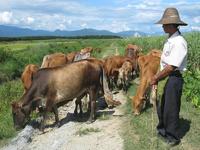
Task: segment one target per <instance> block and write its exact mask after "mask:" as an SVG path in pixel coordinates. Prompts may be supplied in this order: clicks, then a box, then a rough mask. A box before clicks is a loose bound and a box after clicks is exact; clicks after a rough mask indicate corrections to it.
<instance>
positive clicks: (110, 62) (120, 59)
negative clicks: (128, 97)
mask: <svg viewBox="0 0 200 150" xmlns="http://www.w3.org/2000/svg"><path fill="white" fill-rule="evenodd" d="M125 61H130V62H132V60H131V58H128V57H125V56H112V57H108V58H106V59H105V61H104V69H105V74H106V76H107V77H108V84H109V88H111V89H112V88H113V85H114V84H116V83H117V79H118V69H119V68H121V67H122V65H123V63H124V62H125Z"/></svg>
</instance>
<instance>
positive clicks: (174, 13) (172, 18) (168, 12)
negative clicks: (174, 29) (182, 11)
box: [156, 8, 187, 26]
mask: <svg viewBox="0 0 200 150" xmlns="http://www.w3.org/2000/svg"><path fill="white" fill-rule="evenodd" d="M156 24H177V25H182V26H187V23H185V22H183V21H182V20H181V19H180V17H179V13H178V10H177V9H176V8H167V9H165V12H164V14H163V16H162V18H161V19H160V20H159V21H158V22H156Z"/></svg>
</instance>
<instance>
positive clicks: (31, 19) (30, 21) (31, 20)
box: [27, 17, 35, 24]
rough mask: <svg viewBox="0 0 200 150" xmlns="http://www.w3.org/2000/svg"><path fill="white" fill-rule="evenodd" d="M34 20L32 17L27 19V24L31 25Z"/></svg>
mask: <svg viewBox="0 0 200 150" xmlns="http://www.w3.org/2000/svg"><path fill="white" fill-rule="evenodd" d="M34 20H35V19H34V18H32V17H27V23H28V24H31V23H33V22H34Z"/></svg>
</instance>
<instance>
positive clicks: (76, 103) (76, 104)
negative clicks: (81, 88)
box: [74, 98, 79, 116]
mask: <svg viewBox="0 0 200 150" xmlns="http://www.w3.org/2000/svg"><path fill="white" fill-rule="evenodd" d="M78 104H79V102H78V98H77V99H76V101H75V109H74V115H75V116H77V114H78V112H77V109H78Z"/></svg>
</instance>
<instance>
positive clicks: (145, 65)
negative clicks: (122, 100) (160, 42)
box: [132, 51, 160, 115]
mask: <svg viewBox="0 0 200 150" xmlns="http://www.w3.org/2000/svg"><path fill="white" fill-rule="evenodd" d="M157 53H160V52H159V51H157ZM155 54H156V53H155V51H151V52H150V53H148V54H147V55H144V56H140V57H139V58H138V65H139V69H140V85H139V87H138V88H137V91H136V95H135V96H133V98H132V106H133V110H134V114H135V115H139V114H140V112H141V110H142V108H143V107H144V105H145V100H146V98H145V94H146V92H147V91H148V88H149V85H150V81H151V78H152V77H153V76H154V75H155V74H156V73H157V71H158V69H159V66H160V57H158V56H159V55H157V54H156V55H155ZM154 104H155V103H154Z"/></svg>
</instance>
